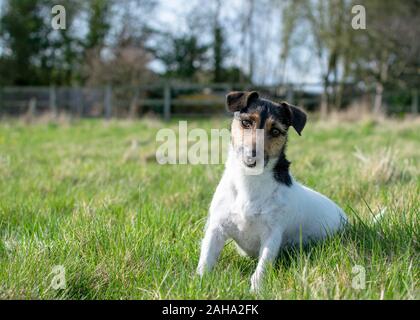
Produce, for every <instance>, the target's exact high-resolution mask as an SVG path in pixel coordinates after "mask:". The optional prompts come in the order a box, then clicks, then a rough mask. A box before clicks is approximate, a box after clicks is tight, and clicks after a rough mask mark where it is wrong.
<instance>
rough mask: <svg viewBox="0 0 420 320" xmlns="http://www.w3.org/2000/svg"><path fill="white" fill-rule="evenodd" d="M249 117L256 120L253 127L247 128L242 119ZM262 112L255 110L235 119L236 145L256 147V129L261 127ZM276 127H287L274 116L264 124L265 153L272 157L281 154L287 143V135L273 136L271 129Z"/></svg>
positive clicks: (248, 118)
mask: <svg viewBox="0 0 420 320" xmlns="http://www.w3.org/2000/svg"><path fill="white" fill-rule="evenodd" d="M244 119H247V120H252V121H254V123H253V125H252V128H250V129H246V128H244V127H243V126H242V123H241V121H242V120H244ZM260 120H261V117H260V114H259V113H257V112H255V113H251V114H246V115H242V117H241V118H240V119H236V118H235V119H233V121H232V142H233V145H234V146H239V145H242V146H243V147H246V148H249V149H251V148H255V146H256V137H257V134H256V130H257V128H259V127H260ZM273 127H275V128H277V129H280V130H282V131H286V130H287V128H286V126H285V125H284V124H282V123H280V122H278V121H276V120H275V119H274V118H272V117H269V118H268V119H267V120H266V122H265V124H264V154H265V155H267V156H269V157H270V158H271V157H276V156H278V155H279V154H280V151H281V149H282V148H283V146H284V144H285V143H286V140H287V136H286V135H279V136H277V137H273V136H271V135H270V131H271V130H272V128H273Z"/></svg>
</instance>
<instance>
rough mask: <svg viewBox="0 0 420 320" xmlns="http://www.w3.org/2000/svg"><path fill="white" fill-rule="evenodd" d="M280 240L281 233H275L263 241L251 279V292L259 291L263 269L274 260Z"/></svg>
mask: <svg viewBox="0 0 420 320" xmlns="http://www.w3.org/2000/svg"><path fill="white" fill-rule="evenodd" d="M282 238H283V236H282V232H275V233H273V234H272V235H270V236H269V237H268V238H267V239H266V240H265V241H263V243H262V246H261V249H260V257H259V260H258V265H257V269H256V270H255V272H254V274H253V275H252V277H251V291H253V292H257V291H258V290H259V289H260V287H261V283H262V280H263V276H264V272H265V269H266V267H267V265H268V264H272V263H273V262H274V260H275V259H276V257H277V255H278V253H279V250H280V246H281V242H282Z"/></svg>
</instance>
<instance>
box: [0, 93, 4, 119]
mask: <svg viewBox="0 0 420 320" xmlns="http://www.w3.org/2000/svg"><path fill="white" fill-rule="evenodd" d="M3 109H4V93H3V87H0V116H1V114H2V113H3V112H4V110H3Z"/></svg>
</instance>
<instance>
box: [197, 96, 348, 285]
mask: <svg viewBox="0 0 420 320" xmlns="http://www.w3.org/2000/svg"><path fill="white" fill-rule="evenodd" d="M226 105H227V108H228V110H229V111H230V112H233V113H234V119H233V121H232V126H231V138H232V139H231V144H230V149H229V155H228V159H227V161H226V165H225V171H224V174H223V177H222V179H221V181H220V183H219V185H218V186H217V189H216V192H215V194H214V196H213V200H212V202H211V205H210V210H209V217H208V221H207V224H206V231H205V236H204V239H203V241H202V244H201V255H200V260H199V263H198V268H197V273H198V274H199V275H200V276H202V275H203V274H204V272H205V271H206V270H211V269H212V268H213V266H214V265H215V263H216V261H217V258H218V256H219V254H220V252H221V250H222V249H223V246H224V244H225V242H226V241H227V240H228V239H233V240H234V241H235V242H236V244H237V247H238V249H239V251H240V253H242V254H247V255H249V256H251V257H258V259H259V260H258V265H257V268H256V270H255V272H254V274H253V275H252V277H251V290H252V291H257V290H258V289H259V288H260V287H261V283H262V279H263V274H264V270H265V269H266V266H267V264H270V263H273V262H274V260H275V259H276V257H277V255H278V253H279V250H280V248H282V247H285V246H288V245H292V246H293V245H299V244H300V242H302V244H307V243H308V242H311V241H319V240H322V239H325V238H326V237H327V236H329V235H332V234H334V233H335V232H337V231H339V230H340V229H341V228H342V227H343V226H344V225H345V223H346V221H347V218H346V215H345V214H344V212H343V210H342V209H341V208H340V207H338V206H337V205H336V204H335V203H334V202H333V201H331V200H330V199H328V198H327V197H325V196H323V195H322V194H320V193H318V192H316V191H314V190H311V189H310V188H307V187H305V186H303V185H301V184H299V183H298V182H296V181H295V180H294V179H293V177H292V176H291V174H290V173H289V165H290V162H289V161H288V160H287V159H286V155H285V150H286V142H287V133H288V128H289V127H290V126H292V127H293V128H294V129H295V130H296V131H297V133H298V134H299V135H300V134H301V132H302V130H303V128H304V126H305V123H306V114H305V113H304V112H303V111H301V110H300V109H298V108H296V107H294V106H292V105H289V104H287V103H285V102H282V103H280V104H278V103H275V102H272V101H269V100H267V99H262V98H260V97H259V95H258V93H257V92H255V91H252V92H231V93H229V94H228V95H227V97H226ZM258 129H262V130H258ZM258 132H260V133H261V132H262V134H259V136H260V139H258V138H257V136H258ZM261 137H262V138H261ZM260 141H263V147H259V144H260V145H261V143H259V142H260ZM257 142H258V143H257ZM258 149H261V150H262V152H261V151H260V152H259V151H258ZM258 153H260V154H262V156H261V157H258V156H257V154H258ZM259 158H260V159H259ZM259 160H261V161H259ZM258 162H260V163H261V165H260V167H261V168H262V169H261V172H258V173H257V174H255V173H252V172H250V170H253V169H256V167H257V163H258Z"/></svg>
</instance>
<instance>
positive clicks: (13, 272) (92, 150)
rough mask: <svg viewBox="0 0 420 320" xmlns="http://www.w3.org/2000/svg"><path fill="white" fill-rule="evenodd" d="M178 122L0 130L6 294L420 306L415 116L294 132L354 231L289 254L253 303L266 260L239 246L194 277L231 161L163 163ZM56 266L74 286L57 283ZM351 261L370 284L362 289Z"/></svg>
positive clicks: (315, 125)
mask: <svg viewBox="0 0 420 320" xmlns="http://www.w3.org/2000/svg"><path fill="white" fill-rule="evenodd" d="M177 125H178V123H177V121H175V120H174V121H172V122H171V123H170V124H163V123H161V122H160V121H158V120H152V119H147V120H142V121H138V122H129V121H110V122H103V121H101V120H82V121H78V122H73V123H67V122H64V123H60V124H55V123H36V124H30V125H25V124H24V123H23V122H21V121H17V120H14V121H13V120H6V121H3V122H0V298H2V299H9V298H19V299H20V298H23V299H30V298H42V299H45V298H54V299H56V298H58V299H69V298H71V299H172V298H173V299H184V298H188V299H198V298H202V299H206V298H211V299H217V298H234V299H242V298H251V299H252V298H264V299H324V298H327V299H382V298H383V299H419V298H420V294H419V293H420V291H419V279H420V277H419V276H420V268H419V267H420V266H419V208H420V199H419V198H420V197H419V194H420V122H419V121H396V120H394V121H390V120H388V121H384V122H378V123H376V122H373V121H364V122H358V123H340V122H332V121H330V122H314V121H310V122H309V123H308V125H307V127H306V128H305V130H304V132H303V136H302V137H298V136H297V135H296V134H295V133H294V132H293V133H291V137H290V141H289V148H288V157H289V159H290V160H291V161H292V172H293V174H294V176H295V178H296V179H297V180H299V181H301V182H302V183H304V184H307V185H308V186H310V187H312V188H314V189H316V190H317V191H319V192H322V193H324V194H326V195H327V196H329V197H330V198H332V199H333V200H334V201H336V202H337V203H338V204H339V205H340V206H341V207H343V208H344V210H345V211H346V213H347V214H348V216H349V218H350V221H351V227H349V228H348V229H347V230H346V232H344V233H343V234H341V235H338V236H336V237H334V238H332V239H330V240H328V241H326V242H324V243H322V244H319V245H316V246H311V247H308V248H299V249H296V250H289V251H284V252H282V253H281V255H280V257H279V259H278V262H277V263H276V264H275V266H274V267H273V268H271V269H270V270H268V273H267V278H266V282H265V285H264V289H263V290H262V291H261V292H260V293H259V294H256V295H254V294H252V293H250V291H249V280H250V277H251V274H252V272H253V270H254V268H255V266H256V261H255V260H252V259H249V258H245V257H241V256H239V255H238V254H237V253H236V250H235V248H234V245H233V243H229V244H227V246H226V247H225V249H224V251H223V253H222V255H221V258H220V260H219V262H218V264H217V266H216V268H215V270H214V272H213V273H211V274H208V275H206V276H205V277H204V278H203V279H202V280H200V279H199V278H198V277H196V276H195V268H196V265H197V261H198V255H199V244H200V240H201V238H202V236H203V228H204V225H205V220H206V215H207V208H208V206H209V203H210V200H211V197H212V194H213V191H214V189H215V187H216V185H217V183H218V180H219V178H220V176H221V174H222V171H223V165H208V166H204V165H196V166H192V165H158V164H157V163H156V162H155V161H154V160H153V157H154V149H155V134H156V132H157V130H158V129H159V128H161V127H163V126H172V127H174V128H176V127H177ZM189 126H191V127H193V126H195V127H203V128H207V129H210V128H222V127H228V120H227V119H210V120H191V121H189ZM133 141H137V142H133ZM376 215H379V216H377V219H375V218H374V216H376ZM378 217H380V218H378ZM375 221H376V222H375ZM56 265H62V266H63V267H64V268H65V278H66V288H65V289H58V290H55V289H54V288H53V287H52V286H51V281H52V279H53V278H54V276H55V274H54V273H53V272H52V269H53V267H54V266H56ZM355 266H362V267H363V268H364V269H365V271H366V273H365V276H366V278H365V279H366V284H365V288H364V289H355V288H353V287H352V281H354V279H355V277H356V279H360V276H361V275H362V274H360V273H359V271H360V269H358V268H359V267H355ZM353 268H355V269H353Z"/></svg>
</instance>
